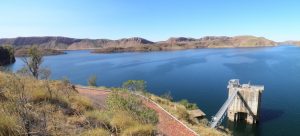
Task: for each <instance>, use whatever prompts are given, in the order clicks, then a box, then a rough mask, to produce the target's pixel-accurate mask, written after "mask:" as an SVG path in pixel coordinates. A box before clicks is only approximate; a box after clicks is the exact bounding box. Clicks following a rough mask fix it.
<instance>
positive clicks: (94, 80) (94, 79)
mask: <svg viewBox="0 0 300 136" xmlns="http://www.w3.org/2000/svg"><path fill="white" fill-rule="evenodd" d="M88 85H89V86H97V77H96V76H95V75H94V76H91V77H90V78H89V80H88Z"/></svg>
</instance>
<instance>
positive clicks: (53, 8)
mask: <svg viewBox="0 0 300 136" xmlns="http://www.w3.org/2000/svg"><path fill="white" fill-rule="evenodd" d="M299 6H300V1H297V0H294V1H293V0H181V1H179V0H2V1H1V2H0V18H1V19H0V38H9V37H17V36H67V37H75V38H109V39H119V38H125V37H135V36H138V37H143V38H146V39H149V40H153V41H159V40H165V39H167V38H169V37H178V36H185V37H194V38H199V37H202V36H207V35H216V36H221V35H226V36H235V35H255V36H264V37H266V38H270V39H272V40H275V41H283V40H300V8H299Z"/></svg>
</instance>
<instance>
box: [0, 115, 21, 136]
mask: <svg viewBox="0 0 300 136" xmlns="http://www.w3.org/2000/svg"><path fill="white" fill-rule="evenodd" d="M0 115H1V116H0V136H15V135H20V130H22V127H20V126H19V125H18V124H19V122H18V120H19V119H18V118H17V116H12V115H8V114H7V113H5V112H0Z"/></svg>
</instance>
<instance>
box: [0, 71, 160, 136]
mask: <svg viewBox="0 0 300 136" xmlns="http://www.w3.org/2000/svg"><path fill="white" fill-rule="evenodd" d="M0 105H1V107H0V114H1V116H0V136H7V135H110V134H114V135H121V136H127V135H128V136H129V135H155V134H156V131H155V130H156V128H155V124H156V123H157V122H158V118H157V115H156V113H155V112H154V111H152V110H151V109H148V108H147V107H145V106H143V105H142V104H141V101H140V100H138V99H136V98H135V97H134V96H132V95H123V94H122V92H112V93H111V94H110V95H109V96H108V98H107V108H104V109H99V108H98V107H95V106H94V105H93V104H92V102H91V101H90V100H89V99H87V98H85V97H83V96H80V95H79V94H78V93H77V91H76V90H75V89H74V87H73V86H72V85H71V84H70V83H69V82H68V81H67V80H65V81H48V80H37V79H35V78H33V77H31V76H25V77H24V76H20V75H16V74H12V73H10V74H7V73H0Z"/></svg>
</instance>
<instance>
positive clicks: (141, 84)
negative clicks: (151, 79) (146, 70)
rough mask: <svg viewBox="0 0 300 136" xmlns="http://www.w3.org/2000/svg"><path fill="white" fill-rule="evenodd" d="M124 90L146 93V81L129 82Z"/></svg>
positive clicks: (124, 86) (125, 84)
mask: <svg viewBox="0 0 300 136" xmlns="http://www.w3.org/2000/svg"><path fill="white" fill-rule="evenodd" d="M122 87H123V88H126V89H127V90H129V91H141V92H145V91H146V82H145V81H144V80H128V81H126V82H124V83H123V85H122Z"/></svg>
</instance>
